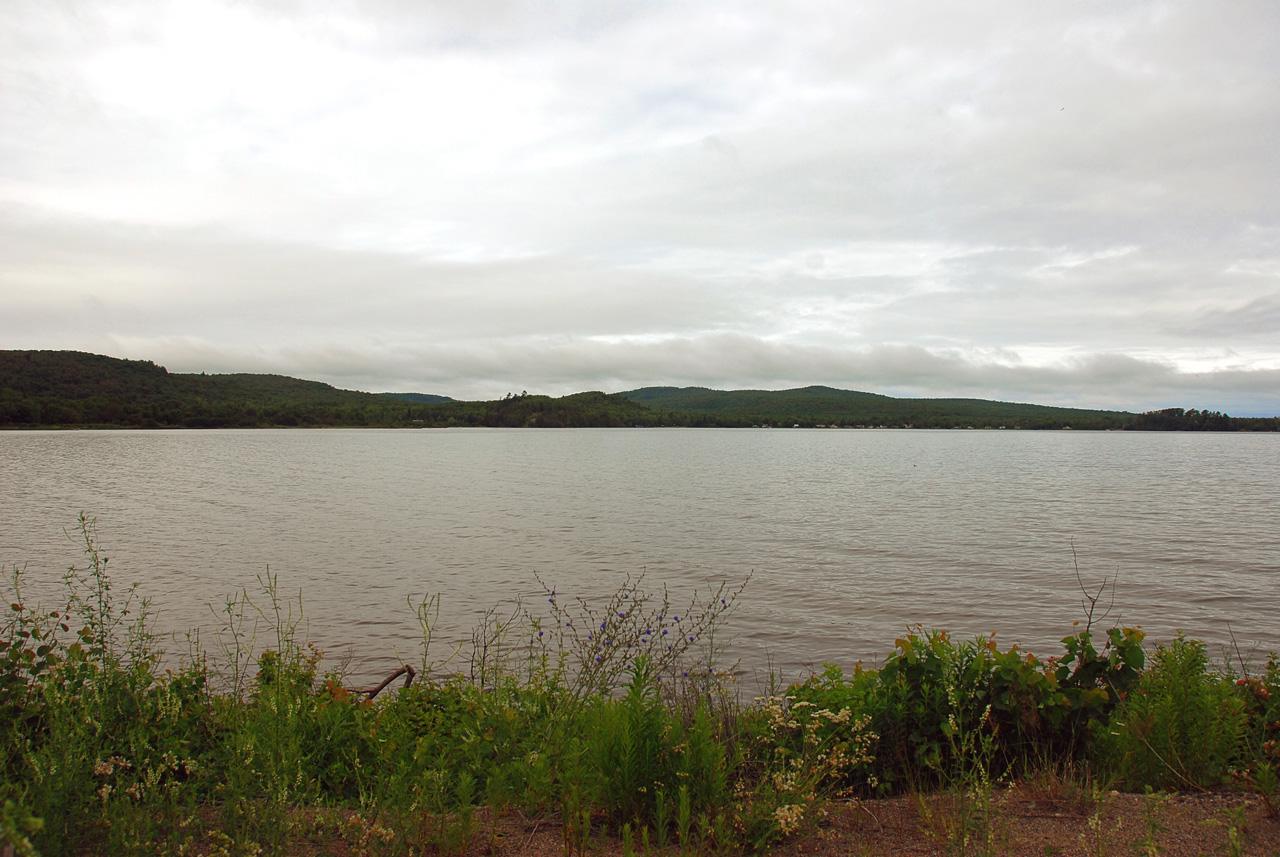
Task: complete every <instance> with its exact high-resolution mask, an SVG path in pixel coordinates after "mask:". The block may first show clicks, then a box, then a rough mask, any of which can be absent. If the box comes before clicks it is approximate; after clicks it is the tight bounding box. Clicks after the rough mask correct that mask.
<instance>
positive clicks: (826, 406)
mask: <svg viewBox="0 0 1280 857" xmlns="http://www.w3.org/2000/svg"><path fill="white" fill-rule="evenodd" d="M321 426H338V427H341V426H348V427H380V428H406V427H450V426H488V427H506V428H613V427H629V426H644V427H654V426H690V427H725V428H734V427H747V426H800V427H804V428H815V427H824V428H825V427H832V428H834V427H844V428H852V427H858V428H1004V429H1061V428H1075V429H1132V430H1143V431H1280V418H1276V417H1273V418H1238V417H1231V416H1228V415H1226V414H1222V413H1218V412H1216V411H1199V410H1195V409H1192V410H1183V409H1182V408H1168V409H1165V410H1162V411H1153V412H1150V413H1147V414H1131V413H1127V412H1123V411H1095V410H1085V409H1081V408H1054V407H1046V406H1043V405H1028V404H1017V403H1010V402H991V401H985V400H982V399H895V398H891V397H889V396H881V395H876V394H873V393H859V392H854V391H851V390H835V389H832V388H830V387H804V388H800V389H796V390H734V391H724V390H708V389H705V388H701V387H685V388H676V387H645V388H642V389H639V390H631V391H628V392H625V393H617V394H613V395H607V394H605V393H600V392H586V393H575V394H573V395H570V396H562V397H559V398H552V397H550V396H541V395H530V394H529V393H527V392H522V393H520V394H519V395H516V394H510V395H507V396H506V397H504V398H502V399H497V400H494V401H489V402H458V401H453V400H451V399H449V398H447V397H444V396H433V395H427V394H423V393H378V394H374V393H361V392H356V391H352V390H339V389H336V388H334V387H331V386H329V385H328V384H321V383H319V382H316V381H303V380H299V379H297V378H288V377H284V376H281V375H248V374H230V375H204V374H203V373H202V374H200V375H186V374H177V373H170V372H168V371H167V370H166V369H165V368H164V367H163V366H157V365H155V364H154V363H151V362H150V361H145V360H117V359H115V358H112V357H104V356H101V355H96V354H83V353H80V352H75V351H0V427H7V428H74V427H80V428H265V427H321Z"/></svg>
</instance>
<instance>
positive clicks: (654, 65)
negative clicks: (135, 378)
mask: <svg viewBox="0 0 1280 857" xmlns="http://www.w3.org/2000/svg"><path fill="white" fill-rule="evenodd" d="M0 98H2V101H0V347H3V348H54V349H78V350H85V351H93V352H98V353H104V354H110V355H113V356H117V357H130V358H145V359H151V360H155V361H156V362H157V363H161V364H164V365H166V366H167V367H168V368H169V369H170V370H171V371H186V372H199V371H206V372H244V371H249V372H280V373H284V374H289V375H295V376H299V377H304V378H311V379H316V380H323V381H328V382H330V383H333V384H336V385H338V386H341V387H346V388H351V389H364V390H413V391H420V392H430V393H440V394H445V395H450V396H454V397H456V398H481V397H486V398H487V397H493V396H500V395H503V394H505V393H507V392H509V391H516V392H518V391H520V390H523V389H527V390H529V391H530V392H545V393H551V394H562V393H568V392H575V391H579V390H585V389H603V390H607V391H617V390H624V389H629V388H633V387H638V386H646V385H654V384H673V385H681V386H684V385H702V386H711V387H719V388H743V387H758V388H769V389H781V388H786V387H793V386H801V385H807V384H827V385H831V386H835V387H842V388H847V389H857V390H868V391H873V392H882V393H888V394H890V395H912V396H957V395H963V396H979V397H983V398H997V399H1005V400H1016V401H1031V402H1039V403H1045V404H1076V405H1083V406H1087V407H1121V408H1125V409H1138V410H1141V409H1148V408H1155V407H1167V406H1175V405H1177V406H1184V407H1204V408H1212V409H1220V410H1226V411H1228V412H1230V413H1233V414H1266V415H1273V414H1280V4H1277V3H1276V2H1274V0H1259V2H1248V0H1232V2H1228V3H1223V2H1123V3H1120V2H1097V3H1092V2H1045V3H1040V2H1036V3H1030V2H1025V0H1017V2H1008V3H997V2H965V3H957V2H883V3H880V2H876V3H869V2H847V0H841V2H829V3H806V2H785V3H783V2H773V3H748V2H719V0H699V2H696V3H687V2H681V3H670V4H667V3H662V2H636V3H627V2H619V3H610V2H601V0H591V2H583V3H557V2H546V0H541V2H530V3H523V4H522V3H504V2H489V0H466V2H445V3H429V2H423V0H403V2H399V1H398V0H385V2H379V0H370V2H333V3H329V2H314V0H307V1H306V2H303V0H297V2H221V0H176V2H140V3H131V2H59V0H4V2H3V3H0Z"/></svg>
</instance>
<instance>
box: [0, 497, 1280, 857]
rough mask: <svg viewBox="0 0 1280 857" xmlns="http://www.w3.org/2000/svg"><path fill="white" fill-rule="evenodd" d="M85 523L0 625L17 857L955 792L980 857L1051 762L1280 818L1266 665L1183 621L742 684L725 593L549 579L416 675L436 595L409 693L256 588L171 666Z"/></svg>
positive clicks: (273, 847) (413, 845)
mask: <svg viewBox="0 0 1280 857" xmlns="http://www.w3.org/2000/svg"><path fill="white" fill-rule="evenodd" d="M82 528H83V532H84V537H85V548H86V554H85V556H86V562H85V563H83V564H81V566H79V567H73V568H72V569H71V570H70V571H69V572H68V573H67V575H66V577H65V584H66V603H65V605H60V606H59V608H58V609H56V610H45V609H42V608H40V607H38V606H35V605H32V604H29V603H27V602H26V601H25V600H24V598H23V595H22V584H23V575H22V574H21V573H20V572H17V571H15V572H14V573H13V575H12V580H11V585H12V591H11V592H9V593H8V594H9V599H8V600H9V601H10V602H11V604H10V606H9V608H8V618H7V620H6V621H5V623H4V625H3V627H2V628H0V732H2V733H3V734H2V735H0V753H3V756H2V757H0V764H2V765H3V780H2V781H0V843H3V842H5V841H6V840H7V841H8V842H9V843H10V844H12V845H13V846H14V848H15V853H17V854H33V853H36V852H37V851H38V852H39V853H42V854H45V855H60V854H81V853H88V852H93V853H114V854H140V853H165V854H191V853H200V854H258V853H265V854H275V853H283V852H284V851H285V850H286V848H287V847H290V843H293V844H294V847H296V843H297V842H299V841H302V842H307V841H312V840H314V839H318V840H325V841H328V840H342V841H344V842H345V843H346V846H345V847H346V848H347V849H348V850H347V852H346V853H358V854H407V853H463V851H464V850H466V849H467V848H468V847H469V846H470V844H471V843H474V842H476V841H477V840H478V839H479V840H483V839H484V838H485V837H496V836H497V835H498V826H497V825H498V822H499V820H500V819H502V818H503V817H504V816H507V815H511V814H516V813H519V814H521V815H522V816H523V817H524V818H546V819H550V820H554V821H555V822H556V823H558V824H559V825H560V826H561V829H562V830H563V850H564V853H566V854H572V853H582V852H584V851H586V850H589V847H590V843H591V842H592V841H595V840H593V837H594V838H596V839H598V838H599V837H600V836H610V837H617V838H618V839H619V840H620V841H621V844H622V849H623V853H640V852H642V851H643V852H644V853H655V852H658V853H662V852H667V853H675V851H677V850H678V851H679V852H680V853H682V854H685V853H692V852H695V851H698V852H716V853H738V852H752V851H760V850H765V849H767V848H768V847H769V846H771V845H772V844H774V843H777V842H778V841H780V840H782V839H784V838H786V837H788V836H791V835H793V834H796V833H797V832H802V831H803V830H805V829H807V827H808V826H810V825H812V824H813V823H815V822H816V820H817V818H818V814H819V812H820V811H821V809H822V808H823V806H824V804H825V803H826V802H828V801H832V800H838V799H857V798H866V797H872V796H876V795H886V794H893V793H901V792H913V793H920V792H924V791H934V792H941V793H943V794H946V795H951V796H952V800H951V802H950V803H949V804H948V806H949V807H950V809H949V815H948V816H947V819H948V820H947V822H946V824H945V825H942V826H941V827H940V829H942V830H943V831H944V834H945V835H946V836H947V837H950V841H952V842H953V844H954V845H955V846H956V848H955V851H956V853H984V852H981V851H980V850H978V845H979V844H980V843H981V842H983V841H988V840H989V833H990V826H991V798H992V794H993V790H994V789H995V788H996V787H997V786H998V784H1000V783H1002V782H1006V781H1008V780H1009V779H1010V778H1013V777H1018V776H1022V775H1025V774H1029V773H1032V772H1035V771H1043V770H1046V769H1053V770H1063V769H1071V770H1075V771H1079V772H1081V773H1080V776H1081V777H1082V778H1083V779H1085V780H1087V782H1088V783H1089V786H1090V788H1093V789H1094V790H1095V791H1097V790H1098V789H1112V788H1117V789H1128V790H1142V789H1154V790H1161V789H1177V790H1195V789H1208V788H1216V787H1219V786H1222V785H1224V784H1228V783H1231V784H1235V785H1236V786H1237V787H1240V788H1243V789H1247V790H1249V791H1251V792H1253V793H1255V794H1256V795H1257V796H1258V797H1259V798H1260V799H1261V800H1262V801H1265V802H1266V803H1267V805H1268V806H1269V807H1270V808H1271V811H1272V812H1274V811H1275V801H1276V799H1277V786H1276V771H1277V766H1280V751H1277V738H1278V737H1280V666H1278V665H1277V663H1276V662H1275V660H1274V658H1273V659H1272V660H1271V661H1270V662H1268V663H1267V664H1266V666H1265V668H1261V669H1260V670H1259V671H1257V672H1256V674H1255V673H1250V672H1246V671H1245V665H1241V667H1240V669H1241V671H1240V672H1239V673H1237V672H1234V671H1232V670H1231V669H1230V668H1228V667H1226V666H1224V667H1221V668H1216V669H1215V668H1211V666H1210V664H1209V661H1208V658H1207V657H1206V653H1205V648H1204V646H1203V645H1202V644H1200V643H1198V642H1196V641H1194V640H1189V639H1183V638H1176V639H1174V640H1172V641H1169V642H1168V643H1167V644H1165V645H1162V646H1160V647H1158V648H1156V649H1155V651H1154V652H1153V653H1152V656H1151V658H1150V663H1148V659H1147V655H1146V653H1145V652H1144V649H1143V634H1142V632H1141V631H1140V630H1138V629H1135V628H1111V629H1107V630H1105V631H1101V630H1096V629H1095V628H1094V624H1095V623H1094V622H1093V621H1092V618H1091V617H1092V613H1090V616H1089V617H1086V619H1085V621H1084V624H1083V626H1081V625H1077V626H1076V627H1075V628H1074V629H1073V630H1072V633H1071V634H1070V635H1069V636H1067V637H1066V638H1065V639H1064V640H1063V644H1064V650H1063V652H1062V653H1061V654H1059V655H1058V656H1056V657H1053V658H1048V659H1045V660H1041V659H1039V658H1037V657H1036V656H1034V655H1032V654H1030V653H1026V652H1022V651H1020V650H1018V648H1017V647H1013V648H1010V649H1008V650H1002V649H1001V648H1000V647H999V646H997V645H996V643H995V641H994V639H978V640H971V641H956V640H952V639H951V638H949V637H948V636H947V635H946V634H945V633H944V632H940V631H931V632H924V631H920V632H918V633H914V634H908V635H907V636H905V637H903V638H902V639H900V640H898V641H897V647H896V650H895V652H894V654H893V655H891V656H890V657H889V658H888V659H887V660H886V661H885V663H884V664H883V665H882V666H881V667H880V668H878V669H863V668H861V667H856V668H854V669H853V670H852V671H851V672H845V671H843V670H841V669H840V668H839V667H837V666H829V667H827V668H826V670H825V671H824V672H823V673H822V674H820V675H814V676H810V677H809V678H808V679H806V680H804V681H801V682H798V683H794V684H791V685H789V686H787V687H785V688H781V687H773V688H766V690H765V692H764V694H763V695H762V696H761V697H760V698H758V699H754V700H750V701H747V700H744V699H742V698H741V696H740V692H741V689H740V688H739V687H738V685H737V684H736V683H735V679H734V677H733V675H732V673H731V671H729V670H727V669H725V668H724V665H723V664H720V663H719V662H718V661H717V653H718V646H719V645H721V644H722V643H723V634H724V633H725V631H724V625H723V621H724V619H725V617H726V616H727V615H728V614H729V612H730V611H731V610H732V607H733V604H734V600H735V598H736V597H737V596H738V594H739V593H740V592H741V590H740V589H739V590H734V591H730V590H725V589H722V590H720V591H716V592H712V593H707V594H706V597H704V598H702V599H700V600H699V601H698V602H697V603H695V604H694V605H692V606H691V608H690V609H680V608H678V607H676V606H675V605H672V604H671V603H670V602H669V600H668V599H667V598H666V597H665V595H662V594H656V595H655V594H650V593H647V592H645V591H644V590H643V589H642V588H641V586H640V585H638V583H635V582H628V583H627V584H626V585H624V586H622V587H621V588H620V589H619V590H618V591H617V592H616V593H615V594H614V595H613V596H612V597H611V598H609V599H608V600H606V601H604V602H602V603H599V604H591V603H587V602H583V601H577V600H570V599H566V598H565V597H564V596H563V595H562V594H558V593H556V592H555V591H553V590H551V591H547V592H546V593H545V603H542V604H540V605H539V606H538V609H526V610H522V611H519V612H518V613H516V614H513V615H511V616H509V617H506V618H503V619H498V618H494V617H491V619H490V621H488V622H486V623H485V624H483V625H482V626H480V627H479V628H477V629H476V631H475V633H474V634H473V636H472V640H471V642H470V644H469V645H467V646H463V647H460V648H459V649H458V650H457V651H454V652H450V653H446V655H447V657H446V662H445V663H443V664H436V665H435V666H434V668H433V665H432V663H431V662H430V661H429V660H428V657H429V656H430V655H431V653H432V649H431V642H432V641H431V628H432V625H433V620H434V619H435V617H436V615H437V612H436V611H437V610H438V608H439V604H438V602H436V601H433V600H428V601H425V602H424V603H422V604H421V605H419V608H418V613H419V619H420V620H421V622H422V627H423V640H424V663H423V664H422V667H421V671H420V672H417V676H418V680H417V681H414V680H413V679H414V676H415V672H416V671H415V670H411V669H408V668H406V669H405V670H403V673H402V674H403V675H404V676H405V677H406V678H407V679H408V681H407V682H406V685H405V686H404V687H403V688H401V689H398V690H387V691H385V692H379V689H378V688H373V689H368V690H353V689H350V688H347V687H345V686H344V681H343V678H342V677H341V676H340V675H336V674H332V673H328V674H322V673H321V671H320V663H321V656H320V653H319V652H318V651H316V650H315V649H314V648H312V647H309V646H307V645H305V644H304V642H303V641H301V640H299V639H298V637H297V629H298V627H299V623H298V620H299V618H300V613H299V610H300V606H299V605H296V604H291V603H288V602H286V601H283V600H282V599H281V598H280V597H279V593H278V590H277V588H276V585H275V581H274V580H273V579H270V578H267V579H265V580H264V581H263V582H264V588H263V592H262V594H261V595H260V596H255V597H250V596H249V595H248V594H245V593H242V594H241V595H240V596H239V597H237V598H234V599H231V600H229V601H228V602H227V604H225V605H224V606H223V609H222V611H221V614H222V617H223V629H222V632H221V633H220V634H219V635H218V637H217V639H216V641H209V642H210V643H211V646H210V648H208V649H204V648H201V647H200V646H199V645H197V644H196V643H197V641H194V640H192V641H189V642H190V643H191V645H190V647H189V650H188V651H187V652H186V653H185V655H184V656H183V657H181V658H175V657H173V656H172V654H168V655H167V654H166V653H165V652H163V651H162V650H161V648H160V646H159V641H158V640H157V638H156V637H155V636H153V635H152V634H151V633H150V632H149V630H148V626H147V619H146V603H145V602H144V601H140V600H139V599H138V598H137V597H136V595H135V593H134V592H133V591H132V590H130V591H128V592H127V593H125V594H124V595H123V596H121V595H120V594H119V593H117V592H115V591H114V590H113V588H112V582H111V580H110V577H109V575H108V574H107V561H106V560H105V559H103V558H101V556H100V555H99V552H98V549H97V546H96V544H95V541H94V531H93V527H92V524H91V523H90V522H86V521H83V519H82ZM1095 602H1096V598H1095ZM255 622H256V623H259V624H261V625H262V628H261V629H259V630H262V629H269V632H270V638H271V644H270V646H269V647H268V648H267V649H266V650H265V651H257V652H255V651H253V650H252V649H251V645H250V642H249V641H250V640H251V639H252V638H254V632H253V631H252V628H253V626H254V624H255ZM717 633H719V634H720V639H719V640H717ZM166 665H168V666H167V667H166ZM481 807H485V808H486V810H485V811H483V812H482V811H481V810H480V808H481ZM984 836H986V837H987V839H983V837H984ZM491 844H492V843H491ZM0 847H2V846H0Z"/></svg>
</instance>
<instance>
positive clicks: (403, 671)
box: [347, 664, 418, 702]
mask: <svg viewBox="0 0 1280 857" xmlns="http://www.w3.org/2000/svg"><path fill="white" fill-rule="evenodd" d="M417 674H418V671H417V670H415V669H414V668H413V667H411V666H409V665H408V664H405V665H404V666H402V667H400V669H398V670H396V671H395V672H393V673H391V675H389V676H387V677H386V678H384V679H383V680H382V684H380V685H378V686H377V687H370V688H354V687H349V688H347V692H348V693H363V694H367V696H368V698H367V699H366V700H365V701H366V702H372V701H373V698H374V697H375V696H377V695H378V694H380V693H382V691H384V690H386V689H387V685H389V684H391V682H393V681H395V680H396V679H398V678H400V676H402V675H407V676H408V678H406V679H405V680H404V686H405V687H406V688H407V687H409V686H410V685H412V684H413V677H414V676H416V675H417Z"/></svg>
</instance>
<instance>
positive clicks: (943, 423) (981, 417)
mask: <svg viewBox="0 0 1280 857" xmlns="http://www.w3.org/2000/svg"><path fill="white" fill-rule="evenodd" d="M621 395H623V396H626V397H627V398H629V399H632V400H633V401H636V402H639V403H641V404H643V405H647V406H648V407H651V408H659V409H665V410H671V411H681V412H684V413H688V414H689V415H690V416H691V417H692V418H694V419H695V420H702V421H703V422H704V423H706V424H714V425H732V426H741V425H777V426H783V425H785V426H793V425H800V426H803V427H813V426H857V427H870V428H876V427H885V428H1009V429H1060V428H1065V427H1070V428H1076V429H1115V428H1124V427H1125V426H1127V425H1128V424H1129V423H1130V422H1131V421H1132V420H1133V418H1134V415H1133V414H1129V413H1124V412H1121V411H1091V410H1083V409H1077V408H1052V407H1045V406H1043V405H1023V404H1015V403H1010V402H992V401H987V400H984V399H895V398H892V397H890V396H881V395H877V394H875V393H859V392H854V391H851V390H836V389H833V388H831V387H802V388H800V389H796V390H777V391H774V390H733V391H724V390H709V389H707V388H705V387H683V388H678V387H644V388H642V389H639V390H629V391H627V392H625V393H622V394H621Z"/></svg>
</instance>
